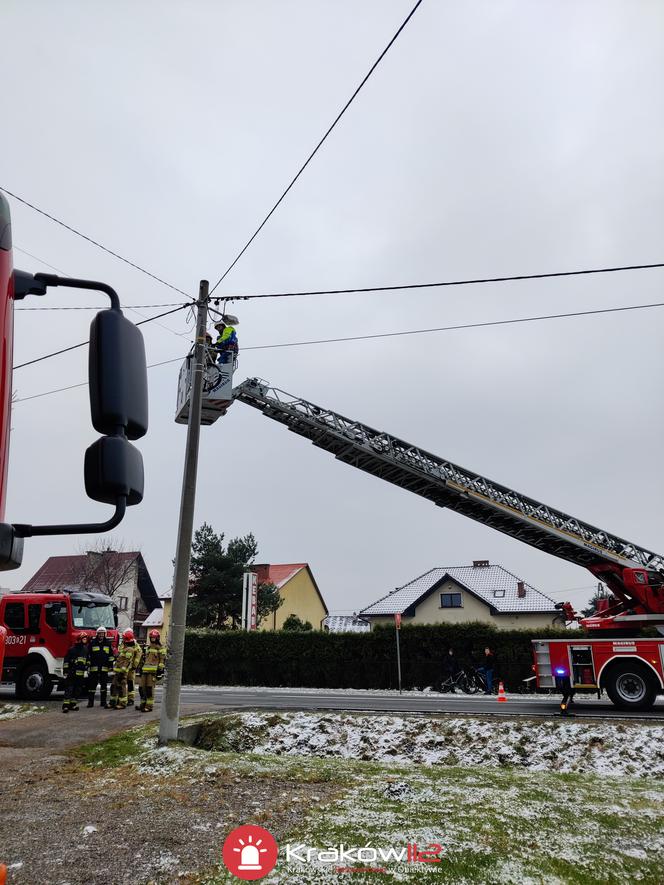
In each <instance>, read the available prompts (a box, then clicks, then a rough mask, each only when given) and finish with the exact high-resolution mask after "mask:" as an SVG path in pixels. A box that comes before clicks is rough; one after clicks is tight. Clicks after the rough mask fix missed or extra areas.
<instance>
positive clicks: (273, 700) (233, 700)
mask: <svg viewBox="0 0 664 885" xmlns="http://www.w3.org/2000/svg"><path fill="white" fill-rule="evenodd" d="M160 696H161V690H160V689H157V696H156V703H155V713H156V712H157V711H158V709H159V701H160ZM12 700H15V698H14V692H13V688H12V687H11V686H8V685H4V684H3V685H2V686H0V701H12ZM98 702H99V701H98V699H97V703H98ZM41 703H45V705H46V706H48V707H50V706H51V705H52V704H57V705H58V706H59V705H60V704H61V703H62V694H61V693H54V694H53V695H52V696H51V698H50V699H49V700H48V701H46V702H44V701H42V702H41ZM82 703H84V702H82ZM559 703H560V698H559V697H558V696H555V695H514V696H509V695H508V700H507V702H506V703H499V702H498V700H497V698H496V697H495V696H491V697H485V696H484V695H479V696H478V695H462V694H454V695H451V694H447V695H440V694H433V693H427V694H419V693H418V694H413V693H406V694H403V695H399V693H398V692H396V691H395V692H376V693H373V692H361V693H357V694H353V693H344V692H334V691H325V690H322V689H321V690H310V691H305V690H300V691H289V690H287V689H269V688H265V689H243V688H224V687H220V688H215V687H207V686H206V687H205V688H201V687H197V686H184V687H183V689H182V712H183V713H187V712H194V711H195V710H196V711H199V710H205V711H208V710H210V711H213V710H219V711H222V710H339V711H354V712H365V713H411V714H427V713H429V714H441V713H444V714H445V713H447V714H450V713H451V714H480V715H493V716H511V717H515V716H526V717H533V716H536V717H547V718H548V717H550V716H557V715H558V713H559ZM572 712H573V714H574V715H575V716H576V717H578V718H581V717H586V718H593V719H598V718H601V719H615V718H630V719H631V718H637V719H649V720H658V721H664V698H661V697H660V698H659V699H658V701H657V706H656V707H655V709H654V710H652V711H650V712H647V713H626V712H623V711H620V710H617V709H616V708H615V707H614V706H613V704H612V703H611V702H610V701H608V700H607V699H606V698H603V699H602V700H599V701H598V700H597V699H596V698H590V697H587V696H586V697H583V696H580V697H579V699H578V701H577V702H576V703H575V705H574V707H573V708H572Z"/></svg>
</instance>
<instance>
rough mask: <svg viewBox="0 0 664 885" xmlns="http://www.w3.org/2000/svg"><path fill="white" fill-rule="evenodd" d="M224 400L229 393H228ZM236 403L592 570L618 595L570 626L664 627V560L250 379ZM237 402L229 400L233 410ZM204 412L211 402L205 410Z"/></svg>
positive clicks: (613, 630)
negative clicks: (593, 613) (247, 406)
mask: <svg viewBox="0 0 664 885" xmlns="http://www.w3.org/2000/svg"><path fill="white" fill-rule="evenodd" d="M224 396H225V397H227V396H228V394H227V393H226V391H224ZM231 396H232V400H238V401H239V402H242V403H245V404H246V405H249V406H252V407H253V408H255V409H258V410H259V411H261V412H262V413H263V414H264V415H265V416H266V417H268V418H272V419H273V420H274V421H278V422H279V423H280V424H284V425H285V426H286V427H288V429H289V430H291V431H293V433H297V434H299V435H300V436H303V437H305V438H306V439H308V440H310V441H311V442H312V443H313V444H314V445H315V446H318V447H319V448H321V449H325V451H327V452H330V454H332V455H334V456H335V458H337V459H338V460H339V461H343V462H344V463H346V464H350V465H351V466H352V467H357V468H358V469H359V470H363V471H365V472H366V473H370V474H372V475H373V476H377V477H379V478H380V479H384V480H385V481H386V482H390V483H392V484H393V485H396V486H399V487H400V488H403V489H407V490H408V491H410V492H413V493H414V494H416V495H419V496H420V497H422V498H427V499H428V500H429V501H432V502H433V503H434V504H436V505H437V506H438V507H447V508H448V509H449V510H454V511H455V512H456V513H461V514H463V515H464V516H468V517H470V519H473V520H475V521H476V522H481V523H483V524H484V525H487V526H490V527H491V528H494V529H497V530H498V531H500V532H503V533H504V534H506V535H509V536H510V537H511V538H516V539H517V540H519V541H523V542H524V543H525V544H529V545H530V546H531V547H536V548H537V549H538V550H544V551H545V552H547V553H551V554H552V555H553V556H557V557H559V558H560V559H564V560H566V561H567V562H571V563H574V564H575V565H580V566H584V567H585V568H587V569H588V570H589V571H590V572H591V573H592V574H593V575H594V576H595V577H596V578H598V579H600V580H601V581H603V582H604V583H605V584H606V585H607V586H608V587H609V589H610V590H611V591H612V593H613V597H611V596H607V597H606V598H605V599H600V600H599V605H598V610H597V612H596V614H595V615H594V616H593V617H589V618H583V619H581V618H579V617H578V616H577V615H576V614H575V612H574V610H573V608H572V606H571V605H570V604H569V603H562V604H560V607H561V609H562V613H563V614H564V616H565V617H566V619H567V620H568V621H573V620H579V621H580V623H581V625H582V626H583V627H584V628H585V629H586V630H587V631H592V632H594V633H595V634H597V633H598V632H599V633H600V635H603V636H618V635H634V634H635V633H637V632H638V631H639V630H641V629H642V628H643V627H646V626H657V625H660V624H664V557H663V556H661V555H660V554H658V553H653V552H652V551H650V550H647V549H645V548H644V547H641V546H639V545H638V544H634V543H632V542H631V541H626V540H625V539H624V538H620V537H618V536H617V535H614V534H612V533H611V532H607V531H605V530H603V529H599V528H596V527H595V526H592V525H590V524H589V523H586V522H583V521H582V520H580V519H576V518H575V517H573V516H569V515H568V514H566V513H563V512H562V511H560V510H557V509H555V508H553V507H549V506H548V505H546V504H542V503H540V502H539V501H535V500H534V499H533V498H529V497H527V496H526V495H522V494H520V493H519V492H516V491H514V490H513V489H509V488H507V487H506V486H503V485H499V484H498V483H496V482H493V481H492V480H490V479H487V478H486V477H485V476H480V475H479V474H478V473H474V472H472V471H470V470H466V469H465V468H463V467H459V466H458V465H456V464H453V463H452V462H450V461H446V460H445V459H443V458H440V457H438V456H437V455H433V454H431V453H430V452H427V451H425V450H424V449H420V448H418V447H417V446H414V445H412V444H411V443H408V442H405V441H404V440H401V439H398V438H397V437H395V436H392V435H391V434H389V433H385V432H384V431H380V430H374V429H373V428H372V427H368V426H367V425H366V424H362V423H360V422H359V421H354V420H352V419H350V418H345V417H344V416H343V415H339V414H337V413H336V412H333V411H331V410H330V409H325V408H323V407H322V406H318V405H315V404H314V403H311V402H308V401H307V400H305V399H301V398H298V397H295V396H291V395H290V394H288V393H285V392H284V391H282V390H278V389H276V388H274V387H271V386H270V384H269V383H268V382H267V381H262V380H260V379H258V378H250V379H248V380H246V381H244V382H243V383H242V384H240V385H238V386H237V387H235V388H233V390H232V395H231ZM228 405H230V403H229V402H228V400H227V399H225V400H224V401H223V409H224V410H225V409H226V408H227V407H228ZM203 407H204V411H205V407H206V403H205V401H204V404H203Z"/></svg>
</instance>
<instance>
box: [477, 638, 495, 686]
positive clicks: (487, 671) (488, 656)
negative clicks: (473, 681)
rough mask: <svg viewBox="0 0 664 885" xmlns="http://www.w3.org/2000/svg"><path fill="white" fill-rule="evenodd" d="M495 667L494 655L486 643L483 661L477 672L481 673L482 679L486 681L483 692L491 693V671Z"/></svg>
mask: <svg viewBox="0 0 664 885" xmlns="http://www.w3.org/2000/svg"><path fill="white" fill-rule="evenodd" d="M495 669H496V656H495V655H494V653H493V652H492V651H491V649H490V648H489V646H488V645H487V647H486V648H485V649H484V663H483V664H482V666H481V667H478V670H479V672H480V673H482V674H483V676H484V680H485V682H486V688H485V690H484V694H491V693H492V692H493V671H494V670H495Z"/></svg>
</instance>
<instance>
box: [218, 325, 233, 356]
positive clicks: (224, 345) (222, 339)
mask: <svg viewBox="0 0 664 885" xmlns="http://www.w3.org/2000/svg"><path fill="white" fill-rule="evenodd" d="M214 346H215V348H216V349H217V350H219V351H223V350H237V333H236V331H235V328H234V327H233V326H226V327H225V328H224V331H223V332H222V333H221V334H220V335H218V336H217V340H216V341H215V342H214Z"/></svg>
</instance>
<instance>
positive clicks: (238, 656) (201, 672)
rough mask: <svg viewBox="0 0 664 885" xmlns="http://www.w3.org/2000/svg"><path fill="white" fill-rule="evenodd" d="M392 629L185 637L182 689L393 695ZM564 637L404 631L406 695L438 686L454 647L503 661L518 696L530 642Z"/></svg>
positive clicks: (455, 628) (480, 628)
mask: <svg viewBox="0 0 664 885" xmlns="http://www.w3.org/2000/svg"><path fill="white" fill-rule="evenodd" d="M394 633H395V631H394V628H392V627H376V628H374V630H372V631H371V632H370V633H323V632H318V631H315V632H314V631H312V632H306V633H291V632H276V633H274V632H254V633H245V632H240V631H217V630H187V637H186V642H185V658H184V681H185V682H186V683H189V684H198V685H204V684H207V685H272V686H288V687H290V688H297V687H311V688H396V687H397V663H396V640H395V635H394ZM565 636H569V634H568V633H566V632H565V631H561V630H553V629H543V630H496V629H495V627H492V626H491V625H487V624H480V623H473V624H454V625H452V624H437V625H427V626H404V627H403V628H402V630H401V637H400V639H401V672H402V681H403V687H404V688H424V687H425V686H427V685H432V684H433V683H435V682H436V681H437V680H438V679H439V678H440V670H441V662H442V660H443V657H444V655H445V654H446V653H447V650H448V648H450V646H451V647H452V648H454V650H455V652H456V655H457V658H458V659H459V660H460V661H461V662H462V663H464V664H471V663H476V664H479V663H480V662H481V659H482V657H483V656H484V647H485V646H486V645H489V646H491V648H492V649H493V651H494V652H495V654H496V656H497V658H498V668H497V670H498V673H497V675H498V676H499V678H502V679H503V680H504V681H505V684H506V686H507V687H508V688H510V689H512V690H514V689H516V688H517V687H518V686H519V683H520V682H521V680H523V679H525V678H526V677H528V676H530V675H532V671H531V665H532V655H531V641H532V640H533V639H546V638H563V637H565Z"/></svg>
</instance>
